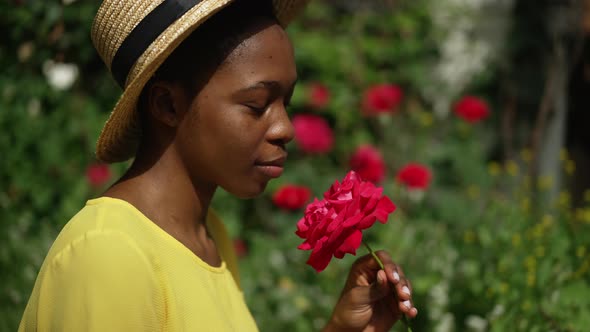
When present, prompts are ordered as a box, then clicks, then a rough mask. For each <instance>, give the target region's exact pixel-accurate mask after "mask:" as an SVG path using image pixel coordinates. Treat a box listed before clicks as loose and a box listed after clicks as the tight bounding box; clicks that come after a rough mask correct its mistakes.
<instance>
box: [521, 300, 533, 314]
mask: <svg viewBox="0 0 590 332" xmlns="http://www.w3.org/2000/svg"><path fill="white" fill-rule="evenodd" d="M531 307H532V305H531V301H529V300H526V301H524V302H523V303H522V305H521V309H522V310H523V311H529V310H530V309H531Z"/></svg>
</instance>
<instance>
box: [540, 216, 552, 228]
mask: <svg viewBox="0 0 590 332" xmlns="http://www.w3.org/2000/svg"><path fill="white" fill-rule="evenodd" d="M541 223H542V224H543V227H545V228H549V227H551V226H552V225H553V216H552V215H550V214H546V215H544V216H543V219H541Z"/></svg>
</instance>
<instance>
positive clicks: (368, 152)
mask: <svg viewBox="0 0 590 332" xmlns="http://www.w3.org/2000/svg"><path fill="white" fill-rule="evenodd" d="M350 168H351V169H352V170H354V171H355V172H356V173H357V174H358V175H359V176H360V177H361V179H363V180H365V181H371V182H373V183H379V182H381V181H382V180H383V177H384V176H385V161H384V160H383V156H381V152H380V151H379V150H378V149H377V148H375V147H374V146H371V145H361V146H359V147H358V148H357V149H356V151H355V152H354V154H353V155H352V157H351V158H350Z"/></svg>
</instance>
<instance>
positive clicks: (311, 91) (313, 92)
mask: <svg viewBox="0 0 590 332" xmlns="http://www.w3.org/2000/svg"><path fill="white" fill-rule="evenodd" d="M308 98H309V100H308V103H309V105H310V106H311V107H313V108H316V109H320V108H324V107H326V105H328V103H329V102H330V90H328V88H327V87H326V86H325V85H323V84H320V83H313V84H311V85H310V86H309V88H308Z"/></svg>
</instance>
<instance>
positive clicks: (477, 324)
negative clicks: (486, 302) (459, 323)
mask: <svg viewBox="0 0 590 332" xmlns="http://www.w3.org/2000/svg"><path fill="white" fill-rule="evenodd" d="M465 325H467V327H468V328H469V331H473V332H484V331H485V330H486V328H487V327H488V321H487V320H485V318H482V317H479V316H476V315H469V316H467V318H465Z"/></svg>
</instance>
